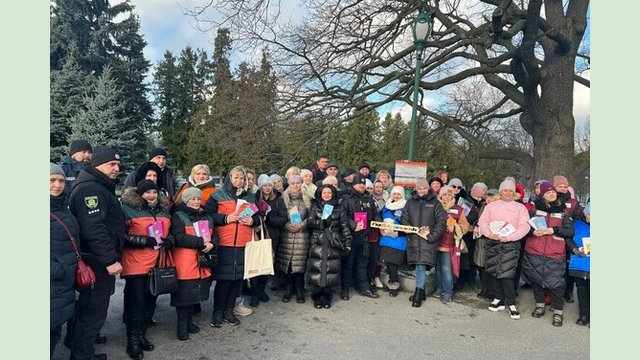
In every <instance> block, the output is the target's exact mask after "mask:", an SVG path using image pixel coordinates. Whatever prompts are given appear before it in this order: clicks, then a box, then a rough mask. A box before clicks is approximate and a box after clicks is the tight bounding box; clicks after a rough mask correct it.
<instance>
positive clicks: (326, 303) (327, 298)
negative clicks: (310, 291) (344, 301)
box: [322, 292, 333, 309]
mask: <svg viewBox="0 0 640 360" xmlns="http://www.w3.org/2000/svg"><path fill="white" fill-rule="evenodd" d="M322 295H323V297H322V307H323V308H325V309H329V308H331V298H332V297H333V295H331V293H327V292H325V293H322Z"/></svg>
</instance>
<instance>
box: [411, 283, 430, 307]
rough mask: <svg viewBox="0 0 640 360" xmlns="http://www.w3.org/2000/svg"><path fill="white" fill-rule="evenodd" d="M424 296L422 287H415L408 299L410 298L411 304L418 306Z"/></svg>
mask: <svg viewBox="0 0 640 360" xmlns="http://www.w3.org/2000/svg"><path fill="white" fill-rule="evenodd" d="M426 298H427V295H426V293H425V291H424V289H420V288H416V292H415V293H414V294H413V296H410V297H409V300H411V306H413V307H420V306H422V301H423V300H425V299H426Z"/></svg>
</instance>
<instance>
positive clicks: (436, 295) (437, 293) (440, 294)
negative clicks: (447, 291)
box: [433, 289, 444, 298]
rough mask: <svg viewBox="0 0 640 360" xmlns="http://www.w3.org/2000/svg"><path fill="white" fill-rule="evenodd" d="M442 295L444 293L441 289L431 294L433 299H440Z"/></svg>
mask: <svg viewBox="0 0 640 360" xmlns="http://www.w3.org/2000/svg"><path fill="white" fill-rule="evenodd" d="M442 294H444V291H443V290H442V289H436V291H434V292H433V297H434V298H440V297H441V296H442Z"/></svg>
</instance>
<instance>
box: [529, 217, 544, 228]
mask: <svg viewBox="0 0 640 360" xmlns="http://www.w3.org/2000/svg"><path fill="white" fill-rule="evenodd" d="M528 223H529V225H531V227H532V228H533V229H534V230H547V227H548V226H547V220H546V219H545V218H544V217H542V216H536V217H532V218H531V219H529V221H528Z"/></svg>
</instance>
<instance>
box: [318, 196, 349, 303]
mask: <svg viewBox="0 0 640 360" xmlns="http://www.w3.org/2000/svg"><path fill="white" fill-rule="evenodd" d="M337 196H338V191H337V190H336V188H334V187H333V186H331V185H324V186H322V187H321V188H320V189H318V195H317V198H318V200H317V201H316V202H314V204H313V206H312V207H311V210H310V211H309V218H308V220H307V224H308V226H309V229H310V230H311V231H313V234H312V237H311V249H310V251H309V263H308V274H309V275H308V282H309V284H310V285H311V286H313V294H312V295H311V297H312V298H313V306H314V307H315V308H316V309H320V308H325V309H328V308H330V307H331V297H332V289H331V288H332V287H333V286H335V285H338V283H340V262H341V258H342V255H343V254H344V253H345V252H346V251H349V249H350V248H351V239H352V236H351V231H350V229H349V219H348V218H347V213H346V212H345V211H344V209H343V208H342V206H341V205H340V204H339V203H338V197H337ZM329 207H332V210H331V211H330V213H329V214H327V212H328V211H327V212H325V208H326V209H328V208H329Z"/></svg>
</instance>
